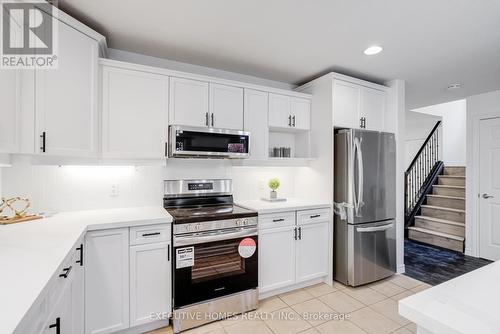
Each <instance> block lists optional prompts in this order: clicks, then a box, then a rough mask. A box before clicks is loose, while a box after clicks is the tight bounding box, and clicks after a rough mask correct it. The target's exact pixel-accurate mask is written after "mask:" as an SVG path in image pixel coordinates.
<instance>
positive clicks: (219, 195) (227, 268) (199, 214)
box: [164, 179, 258, 333]
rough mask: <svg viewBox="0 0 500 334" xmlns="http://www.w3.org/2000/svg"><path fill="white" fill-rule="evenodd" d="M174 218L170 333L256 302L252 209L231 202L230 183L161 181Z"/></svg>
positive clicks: (254, 214)
mask: <svg viewBox="0 0 500 334" xmlns="http://www.w3.org/2000/svg"><path fill="white" fill-rule="evenodd" d="M164 207H165V208H166V209H167V211H168V212H169V213H170V214H171V215H172V217H173V218H174V222H173V228H172V234H173V236H172V239H173V247H174V249H173V253H174V256H173V261H172V262H173V306H174V310H173V315H172V318H173V319H172V320H173V327H174V332H175V333H179V332H181V331H183V330H186V329H190V328H193V327H197V326H200V325H203V324H205V323H208V322H211V321H215V320H219V319H222V318H224V317H227V316H230V315H232V314H237V313H243V312H246V311H250V310H254V309H256V308H257V306H258V293H257V285H258V262H257V261H258V252H257V247H258V245H257V243H258V241H257V212H254V211H251V210H247V209H245V208H242V207H240V206H237V205H235V204H234V203H233V196H232V182H231V180H227V179H218V180H167V181H165V196H164Z"/></svg>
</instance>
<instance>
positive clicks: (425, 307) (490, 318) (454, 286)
mask: <svg viewBox="0 0 500 334" xmlns="http://www.w3.org/2000/svg"><path fill="white" fill-rule="evenodd" d="M499 283H500V261H499V262H495V263H492V264H489V265H487V266H485V267H482V268H480V269H477V270H474V271H472V272H470V273H467V274H465V275H462V276H459V277H457V278H455V279H452V280H450V281H447V282H445V283H443V284H440V285H437V286H435V287H432V288H430V289H427V290H425V291H422V292H420V293H417V294H415V295H413V296H410V297H407V298H405V299H402V300H401V301H400V302H399V313H400V314H401V315H402V316H404V317H405V318H408V319H409V320H411V321H413V322H415V323H416V324H417V326H419V327H420V328H422V329H425V330H427V332H429V333H439V334H452V333H453V334H457V333H471V334H477V333H481V334H493V333H496V334H498V333H500V316H499V305H500V284H499Z"/></svg>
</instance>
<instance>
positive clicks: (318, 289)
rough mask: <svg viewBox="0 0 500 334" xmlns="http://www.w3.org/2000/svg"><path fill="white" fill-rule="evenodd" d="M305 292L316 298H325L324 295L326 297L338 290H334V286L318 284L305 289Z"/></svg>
mask: <svg viewBox="0 0 500 334" xmlns="http://www.w3.org/2000/svg"><path fill="white" fill-rule="evenodd" d="M305 290H306V291H307V292H309V293H310V294H311V295H313V296H314V297H319V296H323V295H326V294H328V293H331V292H335V291H337V290H338V289H337V288H334V287H333V286H329V285H328V284H325V283H320V284H316V285H313V286H310V287H307V288H305Z"/></svg>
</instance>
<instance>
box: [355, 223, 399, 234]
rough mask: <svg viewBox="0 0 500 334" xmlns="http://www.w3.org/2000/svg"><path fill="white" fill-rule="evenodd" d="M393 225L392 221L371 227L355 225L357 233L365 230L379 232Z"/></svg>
mask: <svg viewBox="0 0 500 334" xmlns="http://www.w3.org/2000/svg"><path fill="white" fill-rule="evenodd" d="M393 226H394V223H390V224H387V225H382V226H373V227H357V228H356V232H358V233H365V232H380V231H385V230H388V229H390V228H392V227H393Z"/></svg>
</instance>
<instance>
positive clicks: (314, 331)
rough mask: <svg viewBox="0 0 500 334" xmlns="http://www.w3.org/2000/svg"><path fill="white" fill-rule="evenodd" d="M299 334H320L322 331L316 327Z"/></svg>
mask: <svg viewBox="0 0 500 334" xmlns="http://www.w3.org/2000/svg"><path fill="white" fill-rule="evenodd" d="M299 334H320V332H319V331H318V330H317V329H316V328H309V329H306V330H305V331H303V332H300V333H299Z"/></svg>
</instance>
